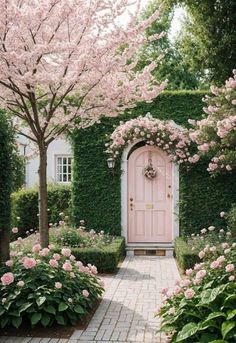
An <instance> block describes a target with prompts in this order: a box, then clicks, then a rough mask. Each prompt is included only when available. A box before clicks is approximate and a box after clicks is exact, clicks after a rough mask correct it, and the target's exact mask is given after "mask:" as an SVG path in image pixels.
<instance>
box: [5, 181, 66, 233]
mask: <svg viewBox="0 0 236 343" xmlns="http://www.w3.org/2000/svg"><path fill="white" fill-rule="evenodd" d="M11 199H12V226H17V227H18V228H19V235H24V234H25V233H26V232H27V231H31V232H32V231H34V230H35V229H37V228H38V216H37V214H38V190H37V188H36V187H35V188H26V189H21V190H20V191H18V192H15V193H13V194H12V196H11ZM70 206H71V187H70V186H64V185H50V186H49V187H48V217H49V223H53V224H54V223H57V222H59V220H61V217H60V215H59V213H60V212H64V214H65V215H69V214H70Z"/></svg>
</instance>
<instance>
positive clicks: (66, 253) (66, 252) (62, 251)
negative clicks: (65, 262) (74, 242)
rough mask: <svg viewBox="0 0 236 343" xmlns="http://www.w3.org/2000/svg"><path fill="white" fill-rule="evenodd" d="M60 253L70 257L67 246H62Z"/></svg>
mask: <svg viewBox="0 0 236 343" xmlns="http://www.w3.org/2000/svg"><path fill="white" fill-rule="evenodd" d="M61 253H62V255H63V256H66V257H70V255H71V250H70V249H68V248H64V249H62V250H61Z"/></svg>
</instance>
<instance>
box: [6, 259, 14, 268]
mask: <svg viewBox="0 0 236 343" xmlns="http://www.w3.org/2000/svg"><path fill="white" fill-rule="evenodd" d="M5 265H6V266H7V267H12V266H13V261H12V260H8V261H6V262H5Z"/></svg>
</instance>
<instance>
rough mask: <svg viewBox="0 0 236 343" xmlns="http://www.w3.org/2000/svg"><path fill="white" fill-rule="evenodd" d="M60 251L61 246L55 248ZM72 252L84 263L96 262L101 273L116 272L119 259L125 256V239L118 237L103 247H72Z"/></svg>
mask: <svg viewBox="0 0 236 343" xmlns="http://www.w3.org/2000/svg"><path fill="white" fill-rule="evenodd" d="M60 251H61V249H59V248H56V249H55V252H58V253H60ZM71 252H72V255H74V256H75V257H76V259H77V260H79V261H81V262H83V264H85V265H87V264H88V263H90V264H94V265H95V266H96V267H97V269H98V271H99V272H100V273H103V272H114V271H116V269H117V265H118V263H119V261H120V260H121V259H122V258H123V257H124V256H125V239H124V238H123V237H117V238H115V240H114V241H113V242H112V243H111V244H109V245H107V246H106V247H104V248H102V249H100V248H71Z"/></svg>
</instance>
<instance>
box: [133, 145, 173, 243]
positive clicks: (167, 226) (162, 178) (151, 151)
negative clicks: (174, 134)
mask: <svg viewBox="0 0 236 343" xmlns="http://www.w3.org/2000/svg"><path fill="white" fill-rule="evenodd" d="M150 162H151V163H152V165H153V168H154V169H155V170H156V171H157V175H156V177H154V178H153V179H148V178H147V177H146V176H145V175H144V168H145V167H146V166H147V165H149V164H150ZM172 169H173V164H172V163H171V162H170V158H169V157H168V155H167V154H166V153H165V152H164V151H162V150H161V149H159V148H157V147H153V146H143V147H140V148H138V149H136V150H134V151H133V152H132V153H131V155H130V156H129V159H128V201H127V204H128V235H127V236H128V237H127V240H128V243H168V242H171V241H172V239H173V237H172Z"/></svg>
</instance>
